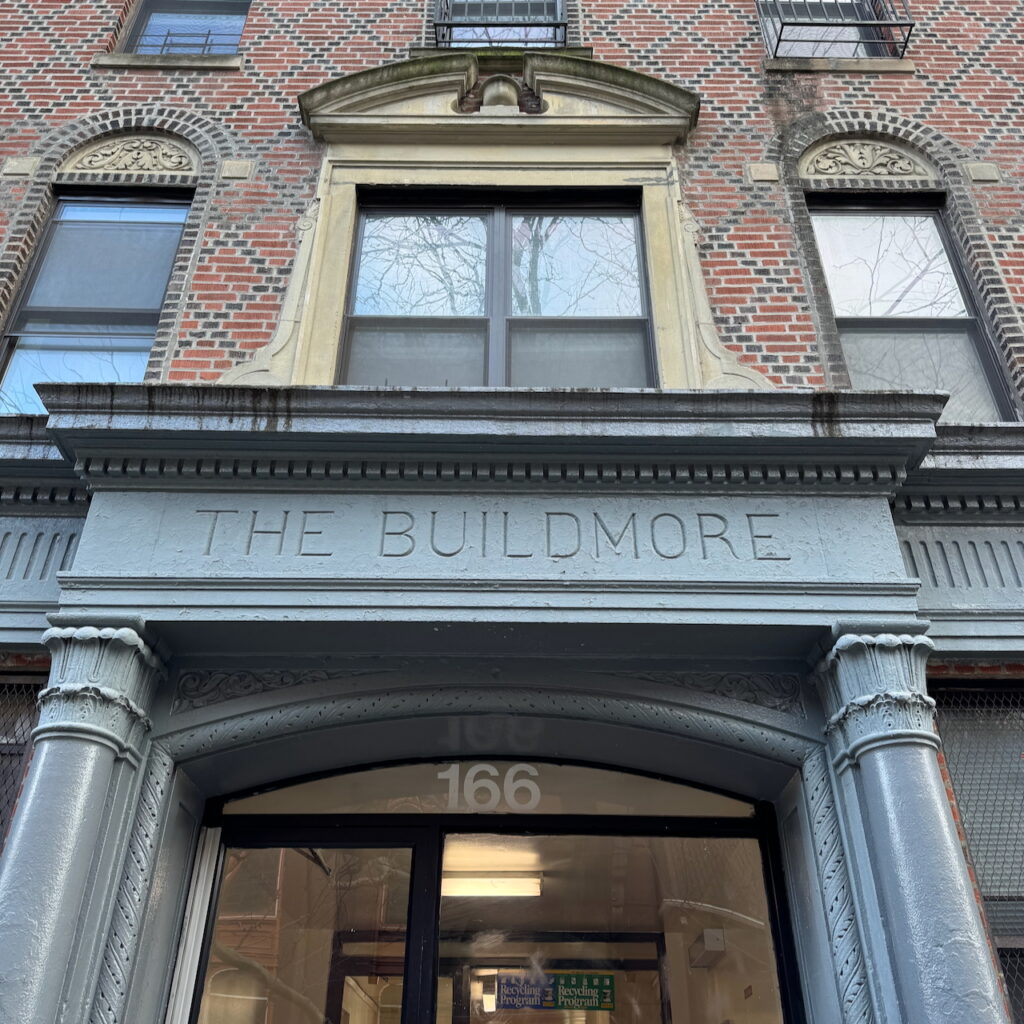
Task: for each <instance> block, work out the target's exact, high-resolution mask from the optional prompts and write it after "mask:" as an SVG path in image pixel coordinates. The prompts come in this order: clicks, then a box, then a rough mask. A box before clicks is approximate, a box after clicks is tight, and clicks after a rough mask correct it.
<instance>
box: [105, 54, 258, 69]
mask: <svg viewBox="0 0 1024 1024" xmlns="http://www.w3.org/2000/svg"><path fill="white" fill-rule="evenodd" d="M90 63H91V64H92V66H93V67H94V68H148V69H152V70H155V71H159V70H167V71H174V70H182V69H186V70H191V71H241V70H242V55H241V54H240V53H179V54H171V53H98V54H96V56H95V57H93V59H92V61H91V62H90Z"/></svg>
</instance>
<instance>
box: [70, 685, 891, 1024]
mask: <svg viewBox="0 0 1024 1024" xmlns="http://www.w3.org/2000/svg"><path fill="white" fill-rule="evenodd" d="M654 682H655V685H656V686H659V685H660V686H662V687H663V693H662V695H661V696H660V697H659V696H656V695H653V694H652V693H648V694H646V695H636V694H633V693H627V692H622V693H613V692H608V693H603V694H593V693H585V692H573V691H571V690H562V691H561V692H551V691H550V690H542V689H536V688H528V687H512V688H505V687H502V688H500V689H498V688H494V687H472V686H447V687H429V688H421V689H420V690H419V691H413V690H406V691H403V692H393V691H391V690H389V691H388V694H387V697H386V699H384V698H383V697H382V695H381V694H380V693H377V694H369V695H361V696H360V695H353V696H346V695H335V696H326V697H324V696H318V697H315V698H313V699H309V698H308V694H307V695H306V697H305V699H302V700H298V701H295V702H291V703H287V704H281V703H277V704H275V705H273V706H268V707H265V708H263V709H259V710H253V709H252V707H251V705H250V706H249V708H248V709H247V710H242V711H241V712H240V713H238V714H234V715H229V716H227V717H222V718H219V719H217V720H216V721H206V722H196V723H195V724H193V725H191V726H188V727H185V728H180V729H175V730H173V731H169V732H164V733H163V735H160V736H156V737H155V738H154V741H153V744H152V746H151V748H150V754H149V759H148V764H147V766H146V774H145V778H144V780H143V783H142V787H141V792H140V798H139V803H138V807H137V810H136V815H135V821H134V825H133V829H132V834H131V836H130V838H129V856H128V857H127V858H126V862H125V866H124V870H123V873H122V878H121V882H120V886H119V892H118V897H117V904H116V912H115V914H114V917H113V920H112V922H111V927H110V932H109V935H108V938H107V942H106V946H105V949H104V953H103V960H102V964H103V967H102V972H101V978H100V984H99V987H98V989H97V994H96V998H95V1000H94V1003H93V1007H92V1012H91V1014H90V1017H89V1021H90V1024H127V1022H126V1019H125V1010H126V1006H127V994H128V991H129V988H130V985H131V983H132V977H133V970H134V967H135V965H136V962H137V960H138V955H139V949H140V941H141V935H142V928H143V923H144V918H145V908H146V901H147V896H148V893H149V890H150V888H151V886H152V884H153V881H154V879H155V872H156V863H157V855H158V851H159V843H160V835H159V827H158V823H159V822H160V821H162V820H163V819H164V817H165V815H166V808H167V805H168V800H169V799H170V793H171V789H172V780H173V774H174V771H175V769H176V767H179V766H181V767H187V765H188V762H189V761H191V760H194V759H196V758H203V757H210V756H215V755H217V754H218V753H219V754H222V755H224V754H226V753H227V752H228V751H229V750H234V749H237V748H238V747H240V746H241V747H246V746H249V747H251V746H252V745H253V744H258V743H264V742H267V741H272V740H274V739H275V738H280V737H291V738H292V739H293V740H294V741H299V742H303V743H308V742H309V737H310V733H311V732H322V733H324V734H325V735H326V734H327V733H329V732H331V731H332V730H336V729H337V728H339V727H343V726H346V725H349V726H354V725H359V724H367V723H371V722H377V723H392V724H394V723H398V722H400V721H401V720H403V719H404V720H407V721H416V722H418V721H421V720H422V719H423V717H424V716H425V715H430V714H433V715H438V714H442V715H452V714H457V715H465V716H467V717H471V718H477V717H479V716H481V715H489V714H494V715H501V716H509V715H517V716H518V715H522V716H532V717H538V716H542V717H547V718H554V719H560V720H562V721H567V720H569V721H581V720H582V721H585V722H587V723H600V724H604V725H609V724H611V725H620V726H622V727H625V728H636V729H641V730H645V731H646V732H651V731H653V732H657V733H659V734H662V735H665V734H668V735H670V736H672V737H675V738H679V739H691V740H695V741H697V742H698V743H706V744H713V745H716V746H719V747H722V748H725V749H727V750H732V751H735V752H737V753H739V752H744V753H746V754H748V755H752V756H753V757H755V758H765V759H768V760H770V761H772V762H774V763H776V764H781V765H784V766H786V767H787V768H790V769H792V770H793V771H799V772H800V773H801V775H802V777H803V792H804V796H803V803H804V808H805V817H806V820H807V822H808V827H809V829H810V832H811V845H812V847H813V858H814V864H813V870H814V872H815V874H816V876H817V883H818V884H819V885H820V886H821V890H822V893H823V896H824V899H823V906H824V913H825V919H826V921H825V923H826V929H827V933H828V940H829V946H830V949H831V955H832V958H833V961H834V964H835V968H836V976H837V989H838V991H837V997H838V1000H839V1004H840V1005H841V1007H842V1017H841V1020H842V1024H876V1021H877V1018H876V1016H875V1011H874V1009H873V1006H872V1002H871V999H870V989H869V984H868V977H867V969H866V962H865V958H864V953H863V949H862V939H861V935H860V928H859V926H858V922H857V915H856V909H855V906H856V904H855V898H854V893H853V888H852V885H851V880H850V873H849V870H848V865H847V858H846V852H845V847H844V840H843V835H842V830H841V826H840V821H839V815H838V813H837V806H836V804H837V791H836V783H835V778H834V774H833V771H832V768H831V765H830V762H829V758H828V756H827V753H826V751H825V747H824V745H823V743H822V741H821V737H820V734H819V729H820V722H819V721H817V720H815V721H814V722H809V721H807V720H805V719H804V717H803V715H802V714H801V712H800V711H799V710H795V711H791V712H785V713H783V712H780V711H777V710H771V709H770V708H769V707H766V706H765V705H766V702H767V703H768V704H770V703H771V700H772V699H773V698H772V696H771V694H774V693H775V692H776V689H777V687H776V685H775V684H771V685H768V686H767V688H765V686H764V684H763V683H759V684H754V685H755V686H758V687H760V688H761V689H762V690H763V692H764V693H765V694H767V695H768V696H766V698H765V700H763V701H751V700H749V699H747V698H748V697H749V693H748V692H747V691H746V690H745V689H744V690H743V692H742V694H741V695H738V696H737V695H735V694H733V695H732V696H729V697H725V698H723V696H722V695H721V694H716V693H708V692H707V691H706V690H704V691H697V690H693V689H688V688H687V687H686V686H685V684H683V683H682V682H681V681H680V682H678V683H676V684H674V685H673V683H672V681H669V684H668V685H664V684H665V681H664V680H662V679H660V678H659V679H658V680H655V681H654ZM732 688H733V687H730V689H732ZM247 703H248V702H247ZM752 704H757V705H758V706H757V707H756V708H754V707H752V706H751V705H752ZM222 710H223V708H219V707H218V708H216V709H213V708H209V707H207V708H203V709H200V711H199V714H200V715H202V714H206V715H209V714H210V713H211V712H213V711H222ZM189 717H192V718H193V719H194V718H196V717H197V715H196V713H195V712H192V713H191V714H190V715H189ZM172 721H173V716H172ZM816 726H817V727H818V728H816ZM452 756H460V754H459V753H458V752H453V754H452ZM625 770H628V768H627V769H625ZM681 781H685V780H681Z"/></svg>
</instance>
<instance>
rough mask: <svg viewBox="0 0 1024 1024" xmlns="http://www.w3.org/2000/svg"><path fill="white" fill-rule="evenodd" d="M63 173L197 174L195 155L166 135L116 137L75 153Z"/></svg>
mask: <svg viewBox="0 0 1024 1024" xmlns="http://www.w3.org/2000/svg"><path fill="white" fill-rule="evenodd" d="M63 170H65V171H92V172H96V171H129V172H135V173H143V174H196V173H197V171H198V166H197V161H196V156H195V153H194V152H193V151H192V150H191V149H190V148H189V147H187V146H185V145H183V144H182V143H180V142H176V141H175V140H173V139H170V138H168V137H167V136H165V135H119V136H117V137H116V138H113V139H104V140H103V141H102V142H99V143H95V144H93V145H91V146H89V147H88V148H87V149H85V150H83V151H81V152H79V153H76V154H75V155H74V156H73V157H72V158H71V160H70V161H69V162H68V163H67V164H65V166H64V168H63Z"/></svg>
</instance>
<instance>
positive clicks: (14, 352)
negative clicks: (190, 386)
mask: <svg viewBox="0 0 1024 1024" xmlns="http://www.w3.org/2000/svg"><path fill="white" fill-rule="evenodd" d="M187 213H188V204H187V203H181V202H171V201H167V202H147V201H145V200H142V201H138V202H130V201H125V200H121V199H112V200H109V201H105V200H103V199H95V198H92V199H87V200H84V199H83V200H72V199H62V200H59V202H58V205H57V209H56V210H55V211H54V216H53V218H52V220H51V222H50V224H49V226H48V227H47V230H46V232H45V233H44V235H43V238H42V240H41V242H40V245H39V248H38V251H37V252H36V254H35V257H34V260H33V264H32V267H31V269H30V272H29V275H28V279H27V281H26V283H25V285H24V287H23V288H22V291H21V295H20V301H19V303H18V304H17V305H16V307H15V311H14V315H13V316H12V318H11V328H10V331H9V333H8V334H7V335H6V336H5V337H4V339H3V345H2V347H0V413H3V414H10V413H41V412H44V411H45V410H44V409H43V407H42V405H41V403H40V402H39V400H38V398H37V396H36V394H35V392H34V390H33V389H32V385H33V384H36V383H43V382H50V381H53V382H62V381H75V380H98V381H103V382H110V381H137V380H141V379H142V375H143V373H144V372H145V368H146V363H147V361H148V357H149V350H150V348H151V347H152V344H153V338H154V335H155V332H156V327H157V323H158V321H159V317H160V311H161V308H162V306H163V301H164V296H165V294H166V291H167V284H168V282H169V281H170V277H171V273H172V271H173V266H174V260H175V258H176V255H177V250H178V246H179V245H180V240H181V232H182V230H183V228H184V221H185V218H186V216H187ZM104 214H106V216H104ZM90 223H92V224H96V225H109V226H110V227H111V228H112V229H115V230H116V229H117V227H118V226H119V225H120V226H122V227H123V228H124V230H125V231H128V232H130V233H132V234H133V235H136V236H137V235H138V234H139V233H144V232H145V231H146V229H147V228H151V229H153V230H154V231H156V232H158V234H159V236H161V238H160V242H161V244H160V245H159V246H158V249H157V252H156V253H155V254H154V256H153V259H154V261H155V262H156V261H159V262H160V263H161V264H162V265H159V266H155V267H154V268H153V271H152V272H151V273H150V274H149V284H150V286H151V287H150V288H149V291H150V293H151V294H152V296H153V304H140V305H139V306H138V307H137V308H123V307H117V306H101V305H96V306H90V307H81V306H78V305H51V304H47V305H33V304H32V297H33V294H34V293H35V292H36V291H37V285H38V284H39V282H40V280H41V278H42V276H43V275H44V274H47V273H51V272H52V264H51V263H49V261H48V257H49V256H50V254H51V252H52V251H53V250H52V249H51V246H52V243H53V240H54V239H55V238H56V237H58V235H59V232H60V231H61V230H62V229H63V228H64V227H66V226H67V225H71V226H73V227H78V226H81V225H85V226H86V227H87V226H88V225H89V224H90ZM169 231H170V232H171V233H173V234H175V235H176V240H175V241H174V243H173V244H171V243H170V239H169V238H168V237H167V236H168V232H169ZM83 237H86V236H83ZM136 241H138V238H137V237H136ZM142 249H143V250H144V249H145V246H142ZM69 254H70V255H74V249H73V247H70V248H68V250H67V252H66V253H65V255H69ZM81 256H82V259H83V261H88V260H89V258H90V253H88V252H85V253H82V254H81ZM87 265H88V264H87ZM63 272H65V273H67V271H63ZM156 280H160V281H161V282H162V283H161V286H160V287H159V289H157V288H156V287H155V286H153V282H154V281H156ZM78 290H79V292H80V291H81V288H79V289H78ZM157 291H159V295H160V298H159V300H158V301H157V300H156V298H155V296H156V294H157ZM52 292H53V289H52V288H48V289H47V293H46V297H47V298H48V300H49V301H50V302H52V301H53V299H54V298H55V296H54V295H53V294H52ZM75 298H76V299H78V298H79V296H77V295H75ZM100 298H101V299H102V296H100Z"/></svg>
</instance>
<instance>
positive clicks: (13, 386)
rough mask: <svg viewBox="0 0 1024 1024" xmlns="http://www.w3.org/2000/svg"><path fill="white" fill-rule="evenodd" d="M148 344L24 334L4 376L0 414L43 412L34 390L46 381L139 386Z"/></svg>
mask: <svg viewBox="0 0 1024 1024" xmlns="http://www.w3.org/2000/svg"><path fill="white" fill-rule="evenodd" d="M152 344H153V337H152V335H149V336H146V337H134V338H133V337H117V338H96V337H88V338H86V337H78V338H75V337H68V336H67V335H47V336H40V335H30V336H27V337H24V336H23V337H21V338H19V339H18V344H17V346H16V347H15V349H14V352H13V354H12V355H11V360H10V362H9V363H8V365H7V371H6V372H5V373H4V379H3V386H2V387H0V414H2V415H10V414H12V413H42V412H45V411H46V410H45V409H44V408H43V404H42V402H40V401H39V396H38V395H37V394H36V393H35V389H34V388H33V387H32V385H33V384H41V383H43V382H44V381H45V382H55V383H56V382H61V383H64V382H67V383H75V384H77V383H80V382H85V381H87V382H92V383H112V382H114V383H135V382H138V381H140V380H142V376H143V374H144V373H145V372H146V363H147V361H148V359H149V349H150V346H151V345H152ZM76 346H77V347H76Z"/></svg>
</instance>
